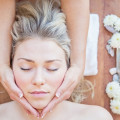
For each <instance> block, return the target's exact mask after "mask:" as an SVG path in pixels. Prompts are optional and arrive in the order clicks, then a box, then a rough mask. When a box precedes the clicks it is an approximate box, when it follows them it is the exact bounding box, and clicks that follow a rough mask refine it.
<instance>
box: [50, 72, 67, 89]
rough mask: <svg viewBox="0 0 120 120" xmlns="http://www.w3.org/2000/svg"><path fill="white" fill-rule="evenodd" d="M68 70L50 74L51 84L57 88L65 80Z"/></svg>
mask: <svg viewBox="0 0 120 120" xmlns="http://www.w3.org/2000/svg"><path fill="white" fill-rule="evenodd" d="M65 73H66V71H60V72H58V73H56V74H54V75H51V76H49V81H48V82H49V85H51V86H52V88H53V89H57V88H58V87H59V86H60V85H61V84H62V82H63V80H64V76H65Z"/></svg>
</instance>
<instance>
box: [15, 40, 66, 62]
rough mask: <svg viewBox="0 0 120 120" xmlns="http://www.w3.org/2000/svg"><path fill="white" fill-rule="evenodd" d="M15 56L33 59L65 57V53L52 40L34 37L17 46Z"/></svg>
mask: <svg viewBox="0 0 120 120" xmlns="http://www.w3.org/2000/svg"><path fill="white" fill-rule="evenodd" d="M15 56H17V57H19V58H20V57H24V58H29V59H32V60H51V59H61V60H63V59H65V53H64V51H63V50H62V48H61V47H59V46H58V45H57V44H56V43H55V42H54V41H52V40H40V39H39V38H32V39H28V40H26V41H24V42H22V43H21V44H20V45H18V46H17V48H16V52H15Z"/></svg>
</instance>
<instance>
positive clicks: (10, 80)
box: [0, 65, 39, 117]
mask: <svg viewBox="0 0 120 120" xmlns="http://www.w3.org/2000/svg"><path fill="white" fill-rule="evenodd" d="M0 82H1V83H2V85H3V86H4V88H5V89H6V90H7V92H8V94H9V96H10V98H11V99H12V100H15V101H17V102H19V103H20V104H21V105H22V106H23V107H24V109H25V110H26V111H27V112H28V113H31V114H32V115H34V116H36V117H37V116H38V115H39V113H38V112H37V111H36V110H35V109H34V108H33V107H32V106H31V105H30V104H29V103H28V102H27V100H26V99H25V98H24V97H23V93H22V91H21V90H20V89H19V88H18V87H17V85H16V84H15V81H14V76H13V71H12V69H11V68H10V67H9V66H8V65H2V66H0Z"/></svg>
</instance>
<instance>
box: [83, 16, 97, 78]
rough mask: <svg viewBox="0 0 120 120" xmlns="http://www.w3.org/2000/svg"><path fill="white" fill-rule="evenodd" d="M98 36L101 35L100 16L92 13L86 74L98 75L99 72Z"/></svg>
mask: <svg viewBox="0 0 120 120" xmlns="http://www.w3.org/2000/svg"><path fill="white" fill-rule="evenodd" d="M98 37H99V16H98V15H97V14H90V24H89V30H88V38H87V49H86V63H85V71H84V76H91V75H96V74H97V73H98V65H97V64H98V62H97V49H98Z"/></svg>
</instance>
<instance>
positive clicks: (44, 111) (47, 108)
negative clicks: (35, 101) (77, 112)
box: [41, 97, 60, 118]
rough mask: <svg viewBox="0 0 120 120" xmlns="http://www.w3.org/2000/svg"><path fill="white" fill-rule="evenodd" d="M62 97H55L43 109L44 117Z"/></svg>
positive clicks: (42, 114)
mask: <svg viewBox="0 0 120 120" xmlns="http://www.w3.org/2000/svg"><path fill="white" fill-rule="evenodd" d="M59 100H60V99H58V98H57V97H54V98H53V99H52V101H51V102H50V103H49V104H48V105H47V107H45V108H44V109H43V110H42V113H41V117H42V118H43V117H44V116H45V115H46V114H47V113H48V112H49V111H50V110H52V109H53V107H54V106H55V105H56V104H57V103H58V102H59Z"/></svg>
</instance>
